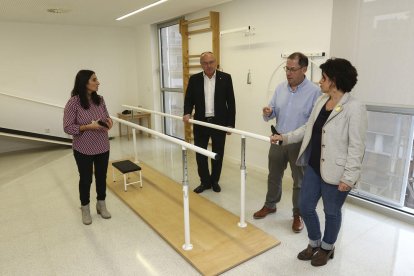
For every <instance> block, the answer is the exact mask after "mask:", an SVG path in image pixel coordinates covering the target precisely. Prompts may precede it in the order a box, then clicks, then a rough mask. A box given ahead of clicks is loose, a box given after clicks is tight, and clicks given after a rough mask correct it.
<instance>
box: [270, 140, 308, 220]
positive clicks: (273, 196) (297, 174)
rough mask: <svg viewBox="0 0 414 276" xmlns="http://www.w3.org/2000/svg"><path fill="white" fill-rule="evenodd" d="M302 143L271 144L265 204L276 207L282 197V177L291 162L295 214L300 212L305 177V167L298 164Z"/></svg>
mask: <svg viewBox="0 0 414 276" xmlns="http://www.w3.org/2000/svg"><path fill="white" fill-rule="evenodd" d="M300 146H301V143H296V144H290V145H286V146H278V145H275V144H271V146H270V149H269V157H268V158H269V175H268V177H267V194H266V202H265V206H266V207H268V208H275V207H276V204H277V203H279V202H280V200H281V198H282V179H283V175H284V172H285V170H286V168H287V165H288V163H289V166H290V170H291V172H292V178H293V191H292V204H293V214H294V215H296V214H300V210H299V199H300V187H301V185H302V179H303V167H299V166H297V165H296V159H297V158H298V155H299V150H300Z"/></svg>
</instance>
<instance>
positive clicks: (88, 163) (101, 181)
mask: <svg viewBox="0 0 414 276" xmlns="http://www.w3.org/2000/svg"><path fill="white" fill-rule="evenodd" d="M73 155H74V156H75V160H76V164H77V165H78V171H79V196H80V201H81V205H82V206H85V205H88V204H89V197H90V190H91V184H92V174H93V169H94V167H95V184H96V194H97V197H96V199H97V200H105V198H106V172H107V170H108V161H109V151H107V152H104V153H101V154H96V155H86V154H82V153H80V152H78V151H76V150H74V151H73Z"/></svg>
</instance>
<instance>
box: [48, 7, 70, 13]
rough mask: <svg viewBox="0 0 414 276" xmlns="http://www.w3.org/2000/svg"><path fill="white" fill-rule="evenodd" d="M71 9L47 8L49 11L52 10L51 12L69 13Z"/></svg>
mask: <svg viewBox="0 0 414 276" xmlns="http://www.w3.org/2000/svg"><path fill="white" fill-rule="evenodd" d="M69 11H70V10H68V9H62V8H52V9H47V12H50V13H67V12H69Z"/></svg>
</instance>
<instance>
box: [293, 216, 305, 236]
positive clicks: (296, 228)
mask: <svg viewBox="0 0 414 276" xmlns="http://www.w3.org/2000/svg"><path fill="white" fill-rule="evenodd" d="M302 229H303V220H302V218H301V216H300V215H293V223H292V230H293V232H295V233H300V232H301V231H302Z"/></svg>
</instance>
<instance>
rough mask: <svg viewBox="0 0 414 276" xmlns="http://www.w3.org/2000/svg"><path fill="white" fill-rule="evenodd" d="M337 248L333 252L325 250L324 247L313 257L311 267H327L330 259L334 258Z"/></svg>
mask: <svg viewBox="0 0 414 276" xmlns="http://www.w3.org/2000/svg"><path fill="white" fill-rule="evenodd" d="M334 253H335V248H333V249H332V250H325V249H323V248H322V247H320V248H319V249H318V251H316V253H315V255H313V257H312V261H311V265H313V266H322V265H326V263H327V262H328V260H329V259H333V258H334Z"/></svg>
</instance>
